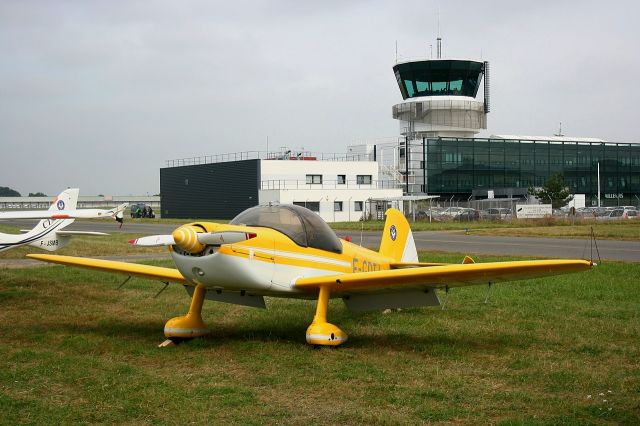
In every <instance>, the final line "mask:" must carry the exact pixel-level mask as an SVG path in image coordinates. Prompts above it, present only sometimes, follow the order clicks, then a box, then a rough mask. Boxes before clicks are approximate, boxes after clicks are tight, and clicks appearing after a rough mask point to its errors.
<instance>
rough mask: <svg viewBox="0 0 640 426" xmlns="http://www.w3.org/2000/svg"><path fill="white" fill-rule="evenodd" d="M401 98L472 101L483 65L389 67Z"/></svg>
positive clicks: (434, 63)
mask: <svg viewBox="0 0 640 426" xmlns="http://www.w3.org/2000/svg"><path fill="white" fill-rule="evenodd" d="M393 72H394V73H395V75H396V80H397V81H398V86H399V87H400V92H401V93H402V98H403V99H405V100H406V99H407V98H414V97H420V96H469V97H472V98H475V97H476V94H477V93H478V87H479V85H480V80H481V78H482V75H483V73H484V64H483V63H482V62H476V61H463V60H454V59H441V60H440V59H438V60H429V61H416V62H407V63H403V64H397V65H396V66H394V67H393Z"/></svg>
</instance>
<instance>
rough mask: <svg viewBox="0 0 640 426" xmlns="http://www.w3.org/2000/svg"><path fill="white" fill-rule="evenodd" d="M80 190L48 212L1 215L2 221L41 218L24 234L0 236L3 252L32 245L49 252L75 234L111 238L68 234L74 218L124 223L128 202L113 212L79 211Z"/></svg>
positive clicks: (60, 197)
mask: <svg viewBox="0 0 640 426" xmlns="http://www.w3.org/2000/svg"><path fill="white" fill-rule="evenodd" d="M79 192H80V190H79V189H78V188H70V189H67V190H64V191H62V192H61V193H60V195H58V196H57V197H56V198H55V199H54V200H53V202H52V203H51V207H49V209H48V210H31V211H17V212H0V219H42V220H40V222H38V224H37V225H36V226H35V227H34V228H33V229H31V230H22V232H25V233H23V234H3V233H0V252H2V251H5V250H9V249H12V248H15V247H19V246H23V245H31V246H34V247H38V248H41V249H43V250H47V251H55V250H57V249H59V248H62V247H64V246H66V245H67V244H69V240H70V238H71V236H72V235H108V234H105V233H104V232H92V231H65V230H63V229H64V228H66V227H67V226H69V225H71V224H72V223H73V221H74V220H75V219H92V218H113V219H115V220H117V221H118V222H120V223H122V221H123V218H124V210H125V209H126V208H127V206H128V203H124V204H120V205H119V206H118V207H115V208H113V209H106V210H102V209H76V206H77V204H78V194H79Z"/></svg>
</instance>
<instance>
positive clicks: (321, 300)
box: [307, 286, 347, 346]
mask: <svg viewBox="0 0 640 426" xmlns="http://www.w3.org/2000/svg"><path fill="white" fill-rule="evenodd" d="M330 292H331V290H330V289H329V287H328V286H321V287H320V292H319V293H318V305H317V306H316V315H315V316H314V317H313V322H312V323H311V325H310V326H309V328H307V343H309V344H311V345H325V346H337V345H340V344H342V343H344V342H346V341H347V334H346V333H345V332H344V331H342V330H340V329H339V328H338V327H336V326H335V325H333V324H330V323H328V322H327V307H328V306H329V294H330Z"/></svg>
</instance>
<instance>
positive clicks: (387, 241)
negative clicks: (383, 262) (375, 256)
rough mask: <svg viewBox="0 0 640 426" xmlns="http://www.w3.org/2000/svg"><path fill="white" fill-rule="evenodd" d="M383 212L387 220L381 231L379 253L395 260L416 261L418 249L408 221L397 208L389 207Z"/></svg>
mask: <svg viewBox="0 0 640 426" xmlns="http://www.w3.org/2000/svg"><path fill="white" fill-rule="evenodd" d="M385 214H386V215H387V220H386V222H385V223H384V231H382V241H381V242H380V250H379V252H380V254H381V255H383V256H387V257H390V258H392V259H393V260H395V261H396V262H417V261H418V251H417V250H416V243H415V241H414V240H413V234H412V233H411V227H410V226H409V222H407V219H406V218H405V217H404V216H403V214H402V213H401V212H400V211H399V210H396V209H389V210H387V211H386V213H385Z"/></svg>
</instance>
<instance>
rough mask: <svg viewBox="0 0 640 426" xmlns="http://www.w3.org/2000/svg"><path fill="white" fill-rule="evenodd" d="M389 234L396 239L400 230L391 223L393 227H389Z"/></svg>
mask: <svg viewBox="0 0 640 426" xmlns="http://www.w3.org/2000/svg"><path fill="white" fill-rule="evenodd" d="M389 235H390V236H391V240H393V241H395V240H396V237H397V236H398V230H397V229H396V226H395V225H391V229H389Z"/></svg>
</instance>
